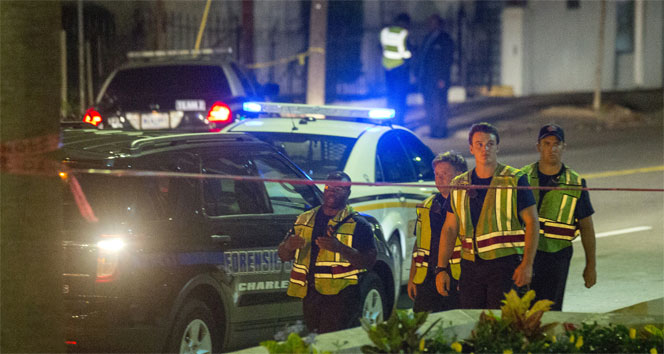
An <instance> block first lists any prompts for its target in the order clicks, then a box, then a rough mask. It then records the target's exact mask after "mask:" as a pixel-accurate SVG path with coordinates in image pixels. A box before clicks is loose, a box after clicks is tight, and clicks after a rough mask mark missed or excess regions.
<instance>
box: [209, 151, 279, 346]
mask: <svg viewBox="0 0 664 354" xmlns="http://www.w3.org/2000/svg"><path fill="white" fill-rule="evenodd" d="M250 156H251V155H250V153H249V152H247V151H243V152H241V153H238V152H237V149H214V150H211V151H205V152H203V153H202V154H201V155H200V157H201V163H202V169H201V171H202V173H203V174H204V175H206V177H208V178H205V179H203V181H202V194H203V197H202V200H203V213H204V214H205V218H207V222H206V224H207V225H208V227H209V229H208V233H209V237H210V242H211V243H213V244H214V246H213V247H216V248H217V249H219V250H221V251H223V258H222V259H220V260H219V263H220V264H218V267H220V268H222V269H224V271H225V272H226V273H227V274H230V285H229V286H230V288H231V292H232V297H231V298H232V301H233V303H232V304H229V305H230V306H229V308H230V310H231V313H230V316H229V319H230V321H231V323H232V329H233V331H237V332H243V333H246V334H248V332H249V331H250V332H252V333H255V334H257V335H259V336H261V337H266V336H268V337H269V336H270V335H271V333H274V329H275V326H276V323H275V320H277V319H278V316H279V311H280V307H279V304H280V303H283V302H284V301H285V300H287V297H286V294H285V289H286V287H287V286H288V282H287V281H284V279H286V280H287V278H286V274H287V273H288V269H289V267H290V265H288V264H284V263H282V262H281V261H280V260H279V257H278V256H277V251H276V249H277V245H278V244H279V242H281V240H282V237H283V234H281V233H280V232H277V231H275V230H274V222H273V213H272V207H271V205H270V201H269V199H268V194H267V190H266V187H265V184H264V183H263V182H262V181H256V180H251V179H231V178H224V177H223V176H224V175H226V176H228V175H230V176H241V177H249V178H251V177H256V176H257V169H256V166H255V164H254V162H253V161H252V159H251V158H250Z"/></svg>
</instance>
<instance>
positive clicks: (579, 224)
mask: <svg viewBox="0 0 664 354" xmlns="http://www.w3.org/2000/svg"><path fill="white" fill-rule="evenodd" d="M537 151H539V153H540V159H539V161H538V162H535V163H533V164H530V165H527V166H525V167H523V168H522V169H521V170H522V171H523V172H525V173H526V174H527V175H528V179H529V182H530V185H531V186H545V187H561V188H565V187H572V188H582V187H583V188H585V187H586V181H585V179H583V178H581V177H580V176H579V174H578V173H577V172H576V171H574V170H572V169H571V168H569V167H568V166H566V165H565V164H563V161H562V157H563V152H564V151H565V132H564V131H563V129H562V128H561V127H560V126H558V125H555V124H547V125H545V126H543V127H542V128H541V129H540V131H539V136H538V138H537ZM535 200H536V201H537V209H538V212H539V221H540V235H539V245H538V247H537V255H536V257H535V263H534V265H533V282H532V284H531V288H532V289H533V290H535V294H536V298H537V299H538V300H540V299H548V300H551V301H553V306H551V308H552V309H553V310H556V311H562V308H563V296H564V293H565V284H566V283H567V274H568V272H569V264H570V260H571V259H572V250H573V249H572V240H573V239H574V238H575V237H576V236H578V235H579V233H580V234H581V243H582V245H583V250H584V251H585V254H586V267H585V269H584V270H583V279H584V281H585V285H586V288H590V287H592V286H593V285H595V282H596V281H597V272H596V270H595V228H594V226H593V219H592V214H593V213H594V212H595V211H594V210H593V207H592V204H591V203H590V196H589V195H588V191H585V190H579V189H567V190H545V189H540V190H539V191H537V192H535Z"/></svg>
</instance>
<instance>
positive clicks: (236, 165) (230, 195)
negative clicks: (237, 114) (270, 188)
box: [202, 153, 271, 216]
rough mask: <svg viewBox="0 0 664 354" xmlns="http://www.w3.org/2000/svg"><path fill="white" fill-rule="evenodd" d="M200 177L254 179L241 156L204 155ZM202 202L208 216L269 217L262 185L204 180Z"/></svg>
mask: <svg viewBox="0 0 664 354" xmlns="http://www.w3.org/2000/svg"><path fill="white" fill-rule="evenodd" d="M202 163H203V170H202V172H203V174H205V175H232V176H256V169H255V166H254V164H253V162H251V161H249V160H247V159H246V158H244V157H242V156H241V155H229V156H222V155H220V154H218V153H216V154H209V155H207V154H206V155H203V157H202ZM203 202H204V206H205V213H206V214H207V215H209V216H224V215H237V214H265V213H271V209H270V206H269V201H268V198H267V193H266V191H265V186H264V185H263V183H262V182H257V181H248V180H234V179H228V178H206V179H204V180H203Z"/></svg>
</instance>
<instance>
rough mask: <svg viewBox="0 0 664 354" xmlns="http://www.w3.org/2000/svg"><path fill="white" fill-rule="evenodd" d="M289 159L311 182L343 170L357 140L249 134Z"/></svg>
mask: <svg viewBox="0 0 664 354" xmlns="http://www.w3.org/2000/svg"><path fill="white" fill-rule="evenodd" d="M251 134H252V135H255V136H256V137H258V138H259V139H261V140H263V141H266V142H268V143H270V144H272V145H273V146H274V147H276V148H277V150H279V151H281V152H282V153H283V154H285V155H286V156H288V158H290V159H291V160H292V161H293V162H295V164H296V165H298V166H299V167H300V168H301V169H302V170H303V171H304V172H306V173H307V174H308V175H309V176H310V177H311V178H312V179H325V177H327V174H328V173H330V172H332V171H337V170H343V169H344V167H345V166H346V161H347V160H348V156H349V155H350V151H351V150H352V149H353V145H354V144H355V141H356V139H353V138H344V137H338V136H329V135H312V134H287V133H251Z"/></svg>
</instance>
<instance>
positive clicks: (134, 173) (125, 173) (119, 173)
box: [69, 168, 664, 192]
mask: <svg viewBox="0 0 664 354" xmlns="http://www.w3.org/2000/svg"><path fill="white" fill-rule="evenodd" d="M69 172H70V173H74V174H76V173H82V174H100V175H109V176H116V177H129V176H131V177H178V178H195V179H229V180H234V181H253V182H276V183H290V184H304V185H317V184H326V185H329V186H344V187H345V186H369V187H411V188H412V187H417V188H437V187H438V186H436V185H435V184H409V183H393V182H347V181H338V180H310V179H297V178H269V177H260V176H240V175H219V174H201V173H186V172H168V171H147V170H104V169H75V168H74V169H70V170H69ZM440 187H444V188H451V189H468V190H470V189H517V190H582V191H627V192H664V188H625V187H614V188H606V187H549V186H537V187H534V186H486V185H472V184H469V185H444V186H440Z"/></svg>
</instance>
